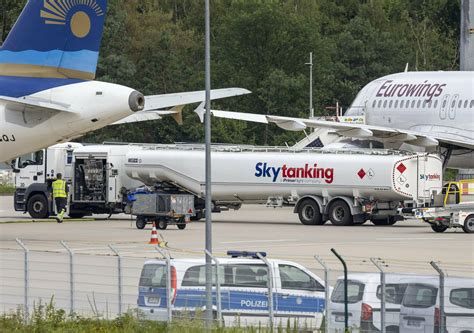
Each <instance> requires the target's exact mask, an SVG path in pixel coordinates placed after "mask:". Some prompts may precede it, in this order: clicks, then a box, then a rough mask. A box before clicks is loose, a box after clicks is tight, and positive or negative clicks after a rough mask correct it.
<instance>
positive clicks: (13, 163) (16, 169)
mask: <svg viewBox="0 0 474 333" xmlns="http://www.w3.org/2000/svg"><path fill="white" fill-rule="evenodd" d="M10 167H11V168H12V172H13V173H20V169H18V168H17V167H16V160H12V161H11V162H10Z"/></svg>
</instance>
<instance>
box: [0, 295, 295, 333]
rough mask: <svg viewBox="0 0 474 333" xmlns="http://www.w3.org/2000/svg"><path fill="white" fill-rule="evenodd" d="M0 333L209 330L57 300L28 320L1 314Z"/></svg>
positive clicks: (198, 323)
mask: <svg viewBox="0 0 474 333" xmlns="http://www.w3.org/2000/svg"><path fill="white" fill-rule="evenodd" d="M276 331H277V332H279V333H283V332H285V333H291V332H295V333H296V332H298V329H297V328H296V326H293V325H290V323H289V322H288V324H287V326H286V327H279V328H276ZM0 332H17V333H63V332H68V333H88V332H107V333H135V332H136V333H161V332H163V333H165V332H166V333H201V332H202V333H204V332H207V330H206V327H205V325H204V321H203V320H201V319H195V320H193V319H183V320H175V321H173V323H172V324H171V325H167V324H166V323H162V322H156V321H149V320H141V319H140V318H139V316H137V313H136V312H129V313H126V314H124V315H122V316H121V317H119V318H116V319H114V320H104V319H101V318H100V316H98V317H96V318H84V317H81V316H78V315H68V314H66V312H65V311H64V310H63V309H56V308H55V306H54V299H53V298H51V301H50V302H49V303H47V304H43V303H41V302H39V303H37V304H35V305H34V306H33V313H32V314H31V316H30V318H29V321H28V322H27V323H26V321H25V314H24V312H23V310H22V308H18V309H17V311H16V312H14V313H10V314H3V315H1V316H0ZM212 332H215V333H257V332H258V333H270V329H269V328H266V327H228V328H224V327H215V328H214V329H213V330H212Z"/></svg>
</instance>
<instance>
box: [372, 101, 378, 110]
mask: <svg viewBox="0 0 474 333" xmlns="http://www.w3.org/2000/svg"><path fill="white" fill-rule="evenodd" d="M375 104H377V101H375V100H374V102H373V103H372V108H375Z"/></svg>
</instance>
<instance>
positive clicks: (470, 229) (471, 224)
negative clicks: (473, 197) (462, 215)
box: [462, 215, 474, 234]
mask: <svg viewBox="0 0 474 333" xmlns="http://www.w3.org/2000/svg"><path fill="white" fill-rule="evenodd" d="M462 230H464V232H466V233H468V234H472V233H474V215H469V216H468V217H466V219H465V220H464V225H463V226H462Z"/></svg>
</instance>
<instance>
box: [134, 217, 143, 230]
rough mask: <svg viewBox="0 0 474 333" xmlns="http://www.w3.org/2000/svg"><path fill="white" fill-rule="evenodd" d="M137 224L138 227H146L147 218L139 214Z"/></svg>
mask: <svg viewBox="0 0 474 333" xmlns="http://www.w3.org/2000/svg"><path fill="white" fill-rule="evenodd" d="M135 225H136V227H137V229H144V228H145V226H146V220H145V218H144V217H143V216H137V220H136V221H135Z"/></svg>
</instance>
